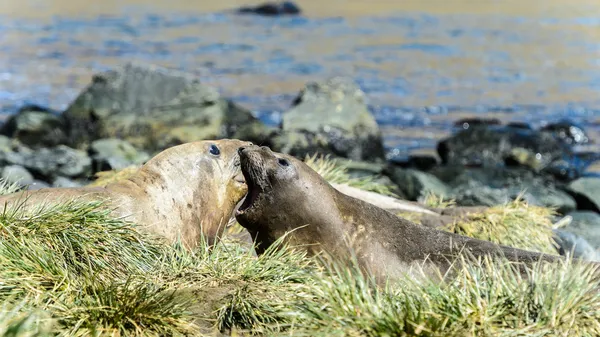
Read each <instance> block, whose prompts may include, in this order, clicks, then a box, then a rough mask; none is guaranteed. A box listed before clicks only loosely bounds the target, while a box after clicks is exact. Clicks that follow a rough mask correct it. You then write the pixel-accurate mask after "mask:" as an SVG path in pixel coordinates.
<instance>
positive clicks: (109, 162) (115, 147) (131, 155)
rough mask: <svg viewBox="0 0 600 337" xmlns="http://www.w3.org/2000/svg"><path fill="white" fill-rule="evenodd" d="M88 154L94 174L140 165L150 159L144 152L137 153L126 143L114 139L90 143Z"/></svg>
mask: <svg viewBox="0 0 600 337" xmlns="http://www.w3.org/2000/svg"><path fill="white" fill-rule="evenodd" d="M89 154H90V157H92V160H93V168H94V171H95V172H98V171H109V170H120V169H123V168H125V167H128V166H130V165H141V164H143V163H144V162H146V161H147V160H148V159H150V155H148V154H147V153H146V152H143V151H137V150H136V149H135V148H134V147H133V146H132V145H131V144H129V143H128V142H126V141H124V140H121V139H116V138H107V139H99V140H96V141H94V142H92V144H91V145H90V150H89Z"/></svg>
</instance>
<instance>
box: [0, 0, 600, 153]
mask: <svg viewBox="0 0 600 337" xmlns="http://www.w3.org/2000/svg"><path fill="white" fill-rule="evenodd" d="M257 2H258V1H247V2H242V1H231V0H230V1H201V0H197V1H192V0H171V1H153V2H150V1H147V2H144V1H139V0H124V1H108V0H107V1H104V2H102V3H94V4H92V3H89V2H82V1H75V0H56V1H52V0H48V1H41V0H40V1H31V0H21V1H17V0H4V1H3V2H2V3H1V4H0V65H1V66H2V67H1V68H0V107H1V108H2V109H3V111H4V112H8V113H9V112H11V111H14V109H15V107H18V106H19V105H21V104H23V103H24V102H34V103H38V104H43V105H49V106H50V107H53V108H55V109H64V108H65V107H66V106H67V105H68V104H69V102H70V101H71V100H73V99H74V98H75V97H76V95H77V94H78V93H79V91H80V90H82V89H83V88H84V86H85V85H86V84H87V83H88V82H89V81H90V76H91V74H93V73H94V72H97V71H100V70H105V69H108V68H111V67H114V66H116V65H119V64H121V63H123V62H126V61H131V60H137V61H147V62H152V63H156V64H160V65H164V66H169V67H174V68H179V69H182V70H186V71H189V72H192V73H195V74H197V75H198V76H200V77H201V78H202V79H203V80H204V81H205V82H206V83H208V84H211V85H215V86H218V87H219V88H220V90H221V91H222V92H223V93H224V94H225V95H227V96H229V97H232V98H233V99H234V100H235V101H236V102H238V103H240V104H242V105H244V106H246V107H249V108H251V109H253V110H254V111H256V113H257V115H258V116H259V117H260V118H261V119H263V120H264V121H265V122H267V123H277V122H278V121H279V118H280V114H279V113H280V112H281V111H283V110H285V109H286V108H287V107H288V106H289V104H290V102H291V101H292V99H293V97H294V96H295V94H296V93H297V92H298V90H299V89H300V88H301V87H302V86H303V85H304V83H305V82H307V81H311V80H321V79H325V78H327V77H330V76H333V75H346V76H351V77H353V78H354V79H355V80H356V81H357V83H358V84H359V85H360V86H361V88H362V89H363V90H364V91H365V92H366V93H367V95H368V97H369V99H370V102H369V103H370V106H371V108H372V111H373V113H374V115H375V117H376V118H377V121H378V122H379V124H380V125H381V126H382V129H383V131H384V135H385V142H386V146H387V147H388V148H390V149H393V148H395V149H397V151H399V153H400V154H403V153H406V152H407V151H410V150H413V149H417V148H432V147H433V146H434V145H435V143H436V141H437V140H438V139H439V138H440V137H443V136H446V135H447V134H448V133H449V132H450V130H451V125H452V122H453V121H454V120H456V119H457V118H460V117H465V116H474V115H478V116H492V117H497V118H500V119H502V120H506V121H509V120H513V121H525V122H529V123H533V124H534V125H536V126H537V125H540V124H541V123H544V122H549V121H556V120H558V119H561V118H564V117H569V118H571V119H573V120H575V121H577V122H580V123H582V124H584V126H586V127H587V128H588V129H589V130H590V131H591V132H592V139H594V138H595V139H596V141H600V138H598V137H595V134H597V133H598V132H599V130H600V95H599V94H600V1H591V0H581V1H577V2H574V1H568V0H527V1H515V0H505V1H493V0H488V1H486V0H448V1H434V0H429V1H428V0H423V1H399V0H389V1H384V0H375V1H358V0H346V1H341V0H332V1H329V2H326V1H316V0H306V1H298V2H297V3H298V4H299V5H300V7H302V8H303V9H304V14H303V16H301V17H279V18H265V17H256V16H239V15H235V14H232V13H230V12H228V11H227V10H228V9H231V8H235V7H237V6H241V5H244V4H251V3H257Z"/></svg>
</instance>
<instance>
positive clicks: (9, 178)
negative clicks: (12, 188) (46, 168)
mask: <svg viewBox="0 0 600 337" xmlns="http://www.w3.org/2000/svg"><path fill="white" fill-rule="evenodd" d="M2 179H4V180H5V181H6V182H8V183H10V184H19V185H20V186H26V185H30V184H32V183H33V181H34V178H33V175H31V173H29V171H27V169H26V168H24V167H23V166H19V165H8V166H5V167H4V168H3V169H2Z"/></svg>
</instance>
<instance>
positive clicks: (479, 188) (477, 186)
mask: <svg viewBox="0 0 600 337" xmlns="http://www.w3.org/2000/svg"><path fill="white" fill-rule="evenodd" d="M431 173H432V174H433V175H435V176H436V177H438V178H439V179H440V180H441V181H443V182H444V183H446V184H447V185H448V186H449V188H450V189H451V192H450V193H451V195H452V197H453V198H455V200H456V203H457V204H458V205H460V206H495V205H499V204H503V203H507V202H510V201H512V200H515V199H516V198H517V197H518V196H519V195H522V196H523V199H524V200H526V201H527V202H528V203H530V204H532V205H537V206H544V207H554V208H556V209H557V210H558V212H560V213H562V214H565V213H567V212H570V211H572V210H574V209H575V208H576V206H577V205H576V203H575V200H574V199H573V198H572V197H571V196H570V195H569V194H567V193H566V192H564V191H562V190H561V189H559V188H558V187H557V186H556V185H555V184H554V182H553V180H551V179H549V178H546V177H543V176H538V175H536V174H534V173H533V172H531V171H529V170H526V169H523V168H514V169H508V168H464V167H462V166H452V167H438V168H435V169H433V170H432V171H431Z"/></svg>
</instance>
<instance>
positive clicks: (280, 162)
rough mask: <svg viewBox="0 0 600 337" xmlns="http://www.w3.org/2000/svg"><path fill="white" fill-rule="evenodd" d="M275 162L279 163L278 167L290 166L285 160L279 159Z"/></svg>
mask: <svg viewBox="0 0 600 337" xmlns="http://www.w3.org/2000/svg"><path fill="white" fill-rule="evenodd" d="M277 161H278V162H279V165H281V166H290V162H289V161H287V159H283V158H279V159H278V160H277Z"/></svg>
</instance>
